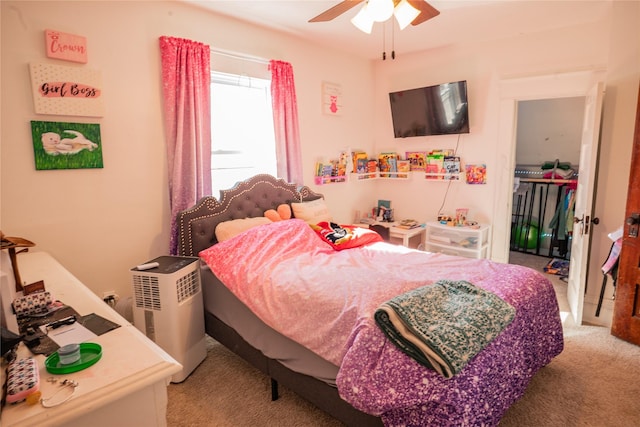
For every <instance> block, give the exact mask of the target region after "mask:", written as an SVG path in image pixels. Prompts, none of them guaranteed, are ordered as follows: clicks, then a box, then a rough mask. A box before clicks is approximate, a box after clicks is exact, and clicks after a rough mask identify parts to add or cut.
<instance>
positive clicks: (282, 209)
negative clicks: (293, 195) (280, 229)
mask: <svg viewBox="0 0 640 427" xmlns="http://www.w3.org/2000/svg"><path fill="white" fill-rule="evenodd" d="M264 216H265V217H267V218H269V219H270V220H271V221H273V222H275V221H284V220H285V219H291V206H289V205H287V204H282V205H280V206H278V208H277V209H269V210H267V211H265V212H264Z"/></svg>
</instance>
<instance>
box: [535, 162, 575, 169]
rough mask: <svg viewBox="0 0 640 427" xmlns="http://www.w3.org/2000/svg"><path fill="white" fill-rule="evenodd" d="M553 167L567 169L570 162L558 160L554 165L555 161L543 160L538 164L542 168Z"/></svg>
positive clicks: (569, 167)
mask: <svg viewBox="0 0 640 427" xmlns="http://www.w3.org/2000/svg"><path fill="white" fill-rule="evenodd" d="M554 167H557V168H558V169H563V170H569V169H571V163H569V162H558V165H557V166H556V162H544V163H543V164H542V166H540V168H541V169H542V170H547V169H553V168H554Z"/></svg>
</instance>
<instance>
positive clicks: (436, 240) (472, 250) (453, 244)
mask: <svg viewBox="0 0 640 427" xmlns="http://www.w3.org/2000/svg"><path fill="white" fill-rule="evenodd" d="M490 231H491V227H490V226H488V225H482V224H481V225H480V226H478V228H472V227H452V226H449V225H444V224H440V223H439V222H428V223H427V236H426V245H425V249H426V250H427V251H429V252H439V253H443V254H447V255H456V256H462V257H467V258H487V257H488V256H489V253H488V251H489V232H490Z"/></svg>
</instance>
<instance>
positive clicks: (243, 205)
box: [176, 175, 322, 256]
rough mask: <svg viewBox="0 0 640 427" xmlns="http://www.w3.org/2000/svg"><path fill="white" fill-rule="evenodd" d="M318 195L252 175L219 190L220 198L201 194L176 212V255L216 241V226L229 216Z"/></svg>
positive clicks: (244, 215) (192, 253) (189, 253)
mask: <svg viewBox="0 0 640 427" xmlns="http://www.w3.org/2000/svg"><path fill="white" fill-rule="evenodd" d="M318 198H322V194H319V193H315V192H313V191H312V190H311V189H309V188H308V187H306V186H303V187H299V188H298V187H297V186H296V185H295V184H289V183H287V182H286V181H284V180H282V179H278V178H274V177H273V176H271V175H256V176H254V177H252V178H250V179H248V180H246V181H242V182H239V183H237V184H236V185H235V186H234V187H233V188H231V189H228V190H222V191H221V192H220V200H218V199H216V198H215V197H213V196H207V197H203V198H202V199H200V200H199V201H198V203H196V205H195V206H193V207H191V208H189V209H187V210H184V211H182V212H180V213H178V215H177V217H176V222H177V227H178V255H182V256H198V253H199V252H200V251H202V250H204V249H207V248H208V247H210V246H212V245H214V244H216V243H217V242H218V240H217V239H216V234H215V230H216V226H217V225H218V224H219V223H221V222H223V221H229V220H232V219H241V218H254V217H259V216H263V215H264V212H265V211H267V210H269V209H276V208H277V207H278V206H279V205H281V204H285V203H291V202H295V201H310V200H315V199H318Z"/></svg>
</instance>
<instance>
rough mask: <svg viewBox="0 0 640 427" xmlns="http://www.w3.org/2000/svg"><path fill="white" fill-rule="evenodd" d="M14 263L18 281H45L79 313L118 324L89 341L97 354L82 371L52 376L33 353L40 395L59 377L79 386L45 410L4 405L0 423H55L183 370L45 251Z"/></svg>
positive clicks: (49, 391) (51, 389)
mask: <svg viewBox="0 0 640 427" xmlns="http://www.w3.org/2000/svg"><path fill="white" fill-rule="evenodd" d="M18 265H19V268H20V274H21V276H22V280H23V281H25V282H26V283H33V282H36V281H38V280H44V284H45V287H46V289H47V290H48V291H50V292H51V293H52V295H53V297H54V298H56V299H58V300H60V301H62V302H63V303H65V304H67V305H69V306H71V307H73V308H74V309H75V310H76V311H77V312H78V313H79V314H80V315H86V314H90V313H96V314H98V315H100V316H102V317H104V318H106V319H109V320H111V321H114V322H116V323H118V324H119V325H121V326H120V327H119V328H117V329H115V330H112V331H110V332H107V333H105V334H103V335H100V336H98V337H96V338H95V339H94V340H92V341H91V342H95V343H97V344H100V345H101V346H102V358H101V359H100V361H98V363H96V364H95V365H93V366H91V367H89V368H87V369H84V370H82V371H79V372H75V373H72V374H67V375H53V374H50V373H49V372H47V370H46V368H45V367H44V361H45V359H46V357H45V356H43V355H37V356H35V359H36V360H37V362H38V366H39V367H40V391H41V392H42V398H45V399H46V398H48V397H51V396H52V395H53V394H54V393H55V392H56V391H58V390H59V387H60V385H59V382H60V381H61V380H63V379H70V380H75V381H77V382H78V383H79V386H78V387H77V389H76V391H75V394H74V396H73V397H72V398H71V399H70V400H69V401H67V402H66V403H63V404H61V405H59V406H55V407H53V408H44V407H43V406H42V405H40V404H37V405H28V404H27V403H26V402H22V403H19V404H16V405H7V406H5V407H4V409H3V411H2V417H1V421H2V422H1V424H2V425H3V426H4V427H9V426H13V425H20V426H27V425H38V426H44V425H59V424H62V423H64V422H66V421H69V420H72V419H74V418H76V417H79V416H81V415H85V414H87V413H89V412H91V411H93V410H95V409H97V408H100V407H102V406H104V405H107V404H109V403H111V402H113V401H115V400H117V399H120V398H122V397H123V396H125V395H127V394H131V393H135V392H136V391H139V390H141V389H143V388H145V387H147V386H149V385H150V384H153V383H156V382H158V381H166V383H167V384H168V383H169V380H170V377H171V375H173V374H175V373H176V372H178V371H180V369H182V366H181V365H180V364H179V363H178V362H176V361H175V360H174V359H173V358H172V357H171V356H169V355H168V354H167V353H166V352H165V351H164V350H162V349H161V348H160V347H158V346H157V345H156V344H155V343H153V342H152V341H151V340H149V339H148V338H147V337H146V336H144V335H143V334H142V333H141V332H140V331H138V329H136V328H135V327H134V326H133V325H132V324H131V323H129V322H127V320H126V319H124V318H123V317H122V316H120V315H119V314H118V313H117V312H115V311H114V310H113V309H111V308H110V307H109V306H108V305H107V304H105V303H104V301H102V300H101V299H100V298H99V297H98V296H97V295H95V294H94V293H93V292H91V291H90V290H89V289H88V288H87V287H86V286H84V285H83V284H82V283H81V282H80V281H79V280H78V279H76V278H75V277H74V276H73V275H72V274H71V273H69V272H68V271H67V270H66V269H65V268H64V267H62V265H60V264H59V263H58V262H57V261H56V260H55V259H54V258H53V257H52V256H51V255H49V254H48V253H46V252H31V251H30V252H28V253H21V254H19V255H18ZM29 356H32V354H31V352H30V351H29V350H28V349H27V348H26V347H25V346H24V345H23V344H21V345H20V347H19V350H18V357H29ZM49 377H56V378H57V379H58V383H57V384H53V383H51V382H48V381H47V378H49ZM62 394H63V392H61V395H62Z"/></svg>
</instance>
